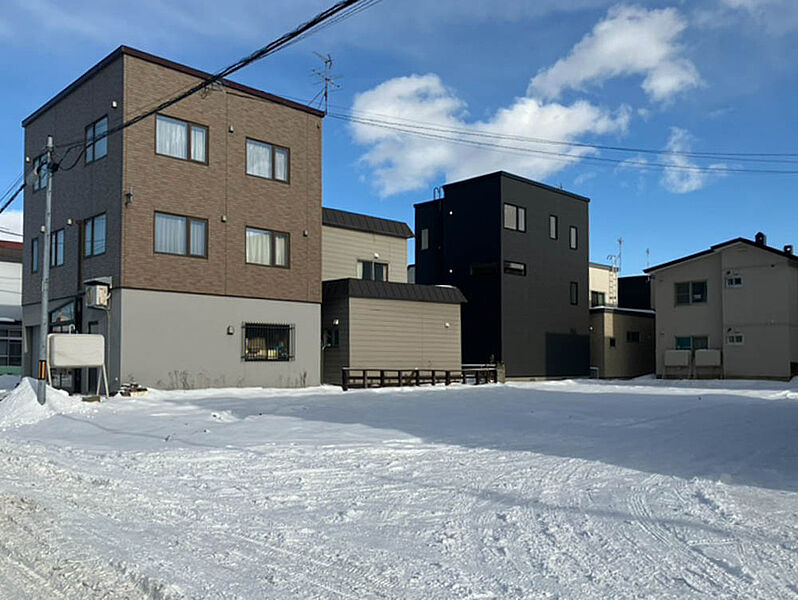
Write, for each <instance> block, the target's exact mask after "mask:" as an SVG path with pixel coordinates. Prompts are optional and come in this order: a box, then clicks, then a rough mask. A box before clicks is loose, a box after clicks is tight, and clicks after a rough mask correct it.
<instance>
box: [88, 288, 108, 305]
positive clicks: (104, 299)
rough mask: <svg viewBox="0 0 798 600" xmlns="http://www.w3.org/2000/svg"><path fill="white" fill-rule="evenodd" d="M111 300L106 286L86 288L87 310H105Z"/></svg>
mask: <svg viewBox="0 0 798 600" xmlns="http://www.w3.org/2000/svg"><path fill="white" fill-rule="evenodd" d="M110 300H111V290H110V289H109V287H108V286H107V285H102V284H99V285H89V286H86V306H87V307H89V308H101V309H103V310H104V309H107V308H108V304H109V302H110Z"/></svg>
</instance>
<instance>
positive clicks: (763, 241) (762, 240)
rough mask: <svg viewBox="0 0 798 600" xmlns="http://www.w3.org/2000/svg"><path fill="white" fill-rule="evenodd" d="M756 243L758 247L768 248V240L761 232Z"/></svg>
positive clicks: (755, 239)
mask: <svg viewBox="0 0 798 600" xmlns="http://www.w3.org/2000/svg"><path fill="white" fill-rule="evenodd" d="M754 241H755V242H756V245H757V246H767V243H768V238H767V236H766V235H765V234H764V233H762V232H761V231H760V232H758V233H757V234H756V237H755V238H754Z"/></svg>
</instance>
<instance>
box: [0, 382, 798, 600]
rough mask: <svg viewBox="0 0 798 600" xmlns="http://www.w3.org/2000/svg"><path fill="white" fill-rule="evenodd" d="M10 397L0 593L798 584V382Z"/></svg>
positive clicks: (281, 593)
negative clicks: (88, 400)
mask: <svg viewBox="0 0 798 600" xmlns="http://www.w3.org/2000/svg"><path fill="white" fill-rule="evenodd" d="M51 394H52V398H53V401H52V403H51V404H50V405H48V407H46V408H44V409H42V408H40V407H38V405H36V404H35V396H34V393H33V389H32V388H31V386H30V384H29V383H28V382H26V381H23V382H22V384H21V385H20V386H19V387H18V388H17V389H16V390H14V391H12V392H10V394H9V395H8V396H7V397H6V399H5V400H3V401H2V402H0V598H3V599H9V600H13V599H16V598H24V599H28V598H47V599H50V598H81V599H83V598H279V599H287V598H303V599H304V598H325V599H326V598H357V599H363V598H398V599H425V600H427V599H433V598H525V599H527V598H579V599H583V598H709V597H711V598H763V599H768V600H772V599H775V598H790V597H798V385H796V384H777V383H754V382H734V383H732V382H711V383H707V382H680V383H675V384H673V383H666V382H660V381H655V380H650V379H648V380H637V381H634V382H624V383H617V382H609V383H608V382H597V381H568V382H548V383H526V384H509V385H506V386H483V387H452V388H443V387H439V388H435V389H416V390H411V389H406V390H379V391H361V392H354V391H353V392H347V393H344V392H341V391H340V390H337V389H335V388H315V389H309V390H302V391H280V390H215V391H207V390H205V391H188V392H158V391H153V392H150V393H149V394H148V395H147V396H146V397H143V398H139V399H123V398H116V399H112V400H110V401H108V402H105V403H103V404H101V405H96V404H82V403H79V402H77V401H74V400H71V399H69V398H66V397H65V396H63V395H56V394H57V393H56V392H53V391H51Z"/></svg>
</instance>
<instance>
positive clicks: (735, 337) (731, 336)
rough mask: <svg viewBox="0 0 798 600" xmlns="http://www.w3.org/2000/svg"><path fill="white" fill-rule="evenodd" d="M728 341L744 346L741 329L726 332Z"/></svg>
mask: <svg viewBox="0 0 798 600" xmlns="http://www.w3.org/2000/svg"><path fill="white" fill-rule="evenodd" d="M726 343H727V344H729V345H730V346H742V345H743V334H742V333H740V332H739V331H735V332H734V333H728V334H726Z"/></svg>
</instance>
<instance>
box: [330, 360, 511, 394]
mask: <svg viewBox="0 0 798 600" xmlns="http://www.w3.org/2000/svg"><path fill="white" fill-rule="evenodd" d="M498 380H499V378H498V371H497V369H496V365H463V366H462V368H460V369H380V368H373V369H372V368H369V369H360V368H352V367H344V368H343V369H341V386H342V387H343V389H344V391H346V390H349V389H365V388H382V387H404V386H421V385H438V384H444V385H451V384H452V383H463V384H472V385H480V384H484V383H496V382H497V381H498Z"/></svg>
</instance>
